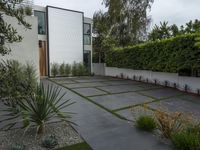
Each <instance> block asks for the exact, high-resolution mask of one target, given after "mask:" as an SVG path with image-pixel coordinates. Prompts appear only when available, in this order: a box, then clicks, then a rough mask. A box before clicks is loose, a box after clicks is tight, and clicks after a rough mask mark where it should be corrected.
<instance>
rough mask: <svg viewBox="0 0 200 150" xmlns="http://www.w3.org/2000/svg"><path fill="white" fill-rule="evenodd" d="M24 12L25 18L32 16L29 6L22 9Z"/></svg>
mask: <svg viewBox="0 0 200 150" xmlns="http://www.w3.org/2000/svg"><path fill="white" fill-rule="evenodd" d="M24 11H25V14H26V15H27V16H31V15H32V14H33V12H32V8H31V7H29V6H26V7H25V8H24Z"/></svg>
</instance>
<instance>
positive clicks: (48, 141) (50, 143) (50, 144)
mask: <svg viewBox="0 0 200 150" xmlns="http://www.w3.org/2000/svg"><path fill="white" fill-rule="evenodd" d="M56 145H58V140H57V139H56V137H55V136H53V135H50V136H46V137H45V138H44V139H43V140H42V146H43V147H45V148H50V149H52V148H55V147H56Z"/></svg>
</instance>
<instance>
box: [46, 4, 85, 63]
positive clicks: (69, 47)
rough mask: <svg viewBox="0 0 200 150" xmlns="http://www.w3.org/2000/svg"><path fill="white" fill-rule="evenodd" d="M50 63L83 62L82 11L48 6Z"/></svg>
mask: <svg viewBox="0 0 200 150" xmlns="http://www.w3.org/2000/svg"><path fill="white" fill-rule="evenodd" d="M48 22H49V23H48V28H49V60H50V63H54V62H56V63H63V62H65V63H68V64H72V63H73V62H74V61H75V62H83V13H79V12H73V11H68V10H63V9H57V8H52V7H48Z"/></svg>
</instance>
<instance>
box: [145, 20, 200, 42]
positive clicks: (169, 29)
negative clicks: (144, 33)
mask: <svg viewBox="0 0 200 150" xmlns="http://www.w3.org/2000/svg"><path fill="white" fill-rule="evenodd" d="M197 32H200V21H199V20H197V19H196V20H195V21H189V22H188V23H186V24H185V26H184V25H181V26H180V28H178V26H177V25H175V24H173V25H171V26H170V25H168V22H165V21H164V22H161V23H160V26H158V25H155V26H154V27H153V29H152V31H151V32H150V33H149V35H148V39H149V40H151V41H155V40H161V39H166V38H170V37H175V36H177V35H180V34H189V33H197Z"/></svg>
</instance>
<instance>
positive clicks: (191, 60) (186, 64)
mask: <svg viewBox="0 0 200 150" xmlns="http://www.w3.org/2000/svg"><path fill="white" fill-rule="evenodd" d="M197 36H198V35H197V34H187V35H181V36H177V37H175V38H170V39H165V40H161V41H155V42H148V43H145V44H141V45H136V46H132V47H126V48H115V49H113V50H110V51H109V52H107V54H106V63H107V66H108V67H118V68H127V69H134V70H152V71H159V72H169V73H180V74H181V73H183V74H184V75H185V74H186V75H193V76H199V73H198V72H200V71H199V70H200V48H199V47H197V46H196V44H195V43H196V38H197ZM184 70H187V72H185V71H184ZM188 70H189V71H188Z"/></svg>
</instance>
